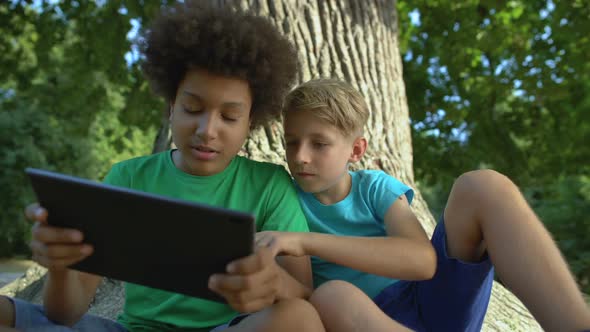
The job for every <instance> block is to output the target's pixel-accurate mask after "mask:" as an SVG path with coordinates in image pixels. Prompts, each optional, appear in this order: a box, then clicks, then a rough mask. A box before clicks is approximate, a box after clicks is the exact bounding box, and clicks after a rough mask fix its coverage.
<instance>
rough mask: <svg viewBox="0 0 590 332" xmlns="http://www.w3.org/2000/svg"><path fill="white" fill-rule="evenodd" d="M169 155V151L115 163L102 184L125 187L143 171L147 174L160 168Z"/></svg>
mask: <svg viewBox="0 0 590 332" xmlns="http://www.w3.org/2000/svg"><path fill="white" fill-rule="evenodd" d="M169 153H170V151H164V152H160V153H156V154H152V155H148V156H141V157H135V158H131V159H127V160H123V161H120V162H118V163H115V164H114V165H113V166H112V167H111V169H110V171H109V172H108V173H107V175H106V176H105V179H104V182H106V183H111V184H120V185H125V184H126V183H127V182H128V181H129V180H130V179H131V178H132V177H134V176H135V175H137V174H141V173H142V172H143V171H144V170H147V172H148V173H149V172H150V170H152V169H154V168H158V167H161V165H163V163H165V162H166V157H167V155H168V154H169Z"/></svg>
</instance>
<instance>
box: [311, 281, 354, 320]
mask: <svg viewBox="0 0 590 332" xmlns="http://www.w3.org/2000/svg"><path fill="white" fill-rule="evenodd" d="M360 296H365V293H363V292H362V291H361V290H360V289H358V288H357V287H356V286H354V285H353V284H351V283H348V282H346V281H342V280H332V281H328V282H326V283H324V284H322V285H321V286H320V287H318V288H317V289H316V290H315V291H314V292H313V294H312V295H311V298H310V299H309V302H311V304H312V305H313V306H314V307H315V309H316V310H317V311H318V312H319V314H320V316H322V317H324V316H326V315H330V314H331V313H336V312H334V311H337V310H341V309H342V308H343V307H346V306H347V303H350V302H351V301H353V302H354V301H355V298H358V297H360Z"/></svg>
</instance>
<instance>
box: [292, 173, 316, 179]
mask: <svg viewBox="0 0 590 332" xmlns="http://www.w3.org/2000/svg"><path fill="white" fill-rule="evenodd" d="M295 174H297V176H299V177H302V178H308V177H312V176H314V175H315V174H312V173H307V172H297V173H295Z"/></svg>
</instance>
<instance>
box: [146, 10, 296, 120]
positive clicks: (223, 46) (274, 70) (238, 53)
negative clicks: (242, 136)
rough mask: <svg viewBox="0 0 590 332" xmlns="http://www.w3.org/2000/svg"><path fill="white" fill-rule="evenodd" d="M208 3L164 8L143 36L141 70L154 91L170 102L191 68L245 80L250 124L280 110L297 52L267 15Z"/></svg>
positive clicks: (288, 85)
mask: <svg viewBox="0 0 590 332" xmlns="http://www.w3.org/2000/svg"><path fill="white" fill-rule="evenodd" d="M207 3H208V1H187V2H186V3H181V4H177V5H175V6H173V7H170V8H167V9H163V10H162V12H161V13H160V15H159V16H158V17H157V18H156V19H155V20H154V21H153V23H152V25H151V28H150V29H148V30H147V31H146V32H145V34H144V35H143V38H142V42H141V44H140V47H141V51H142V53H143V55H144V56H145V62H144V63H143V67H142V68H143V71H144V73H145V74H146V76H147V78H148V80H149V81H150V84H151V86H152V88H153V90H154V91H155V92H156V93H157V94H159V95H161V96H162V97H164V98H165V99H166V101H168V102H170V101H172V100H174V98H175V96H176V92H177V89H178V86H179V84H180V82H181V81H182V80H183V79H184V76H185V75H186V72H187V71H188V70H189V69H191V68H200V69H205V70H207V71H210V72H211V73H214V74H217V75H222V76H227V77H236V78H240V79H244V80H246V81H247V82H248V83H249V86H250V91H251V93H252V97H253V98H252V99H253V103H252V110H251V127H253V128H254V127H256V126H259V125H264V124H266V123H267V121H268V120H269V119H273V118H276V117H277V116H278V115H279V114H280V113H281V106H282V103H283V98H284V97H285V95H286V93H287V92H288V91H289V90H290V89H291V88H292V86H293V85H294V83H295V78H296V75H297V70H298V63H299V62H298V58H297V52H296V51H295V48H294V46H293V45H292V43H291V42H289V40H287V38H286V37H284V36H283V35H281V33H279V31H278V30H277V29H276V28H275V27H274V26H273V25H272V24H271V23H270V22H269V21H268V20H267V19H265V18H263V17H259V16H256V15H253V14H250V13H245V12H238V11H236V10H233V9H231V8H218V7H213V6H212V5H209V4H207Z"/></svg>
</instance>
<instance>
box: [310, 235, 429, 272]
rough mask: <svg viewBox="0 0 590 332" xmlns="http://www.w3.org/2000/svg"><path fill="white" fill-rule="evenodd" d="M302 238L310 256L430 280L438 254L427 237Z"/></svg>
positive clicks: (320, 236) (360, 268) (359, 267)
mask: <svg viewBox="0 0 590 332" xmlns="http://www.w3.org/2000/svg"><path fill="white" fill-rule="evenodd" d="M302 241H303V244H302V245H303V247H304V250H305V253H306V254H307V255H311V256H317V257H319V258H321V259H324V260H326V261H329V262H332V263H335V264H339V265H343V266H346V267H350V268H352V269H355V270H359V271H363V272H366V273H371V274H376V275H380V276H384V277H389V278H395V279H403V280H423V279H430V278H432V276H433V275H434V272H435V269H436V253H435V252H434V249H433V248H432V245H431V244H430V242H429V241H427V240H423V241H421V240H413V239H407V238H402V237H390V236H386V237H352V236H336V235H331V234H322V233H307V234H305V235H304V237H303V239H302Z"/></svg>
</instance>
